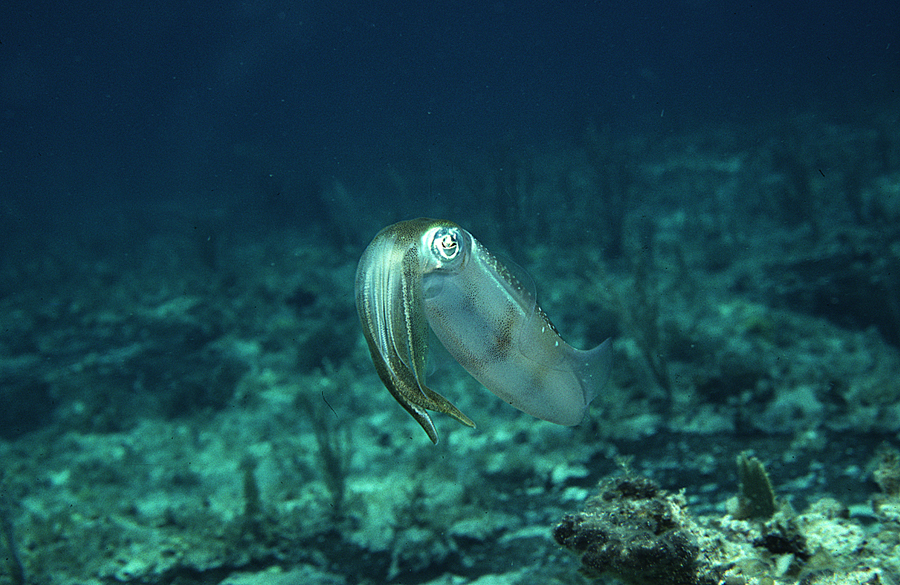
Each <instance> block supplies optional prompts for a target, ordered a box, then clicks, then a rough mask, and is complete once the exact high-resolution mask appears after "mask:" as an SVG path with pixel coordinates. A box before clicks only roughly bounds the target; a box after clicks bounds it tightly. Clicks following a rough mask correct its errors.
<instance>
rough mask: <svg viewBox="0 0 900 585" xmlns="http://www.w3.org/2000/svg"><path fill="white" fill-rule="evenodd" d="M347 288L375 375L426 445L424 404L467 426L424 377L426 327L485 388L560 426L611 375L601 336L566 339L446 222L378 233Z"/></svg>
mask: <svg viewBox="0 0 900 585" xmlns="http://www.w3.org/2000/svg"><path fill="white" fill-rule="evenodd" d="M522 280H524V279H522ZM355 293H356V308H357V312H358V313H359V319H360V322H361V323H362V329H363V334H364V336H365V339H366V342H367V344H368V347H369V352H370V353H371V356H372V361H373V363H374V364H375V370H376V372H377V373H378V376H379V378H381V381H382V382H383V383H384V385H385V387H387V389H388V391H390V393H391V394H392V395H393V397H394V398H395V399H396V400H397V402H399V403H400V405H401V406H403V408H404V409H406V411H407V412H408V413H409V414H410V415H412V417H413V418H414V419H415V420H416V422H418V423H419V425H421V426H422V428H423V429H424V430H425V432H426V434H427V435H428V437H429V438H430V439H431V441H432V442H433V443H437V441H438V434H437V430H436V429H435V426H434V423H433V422H432V420H431V417H430V416H429V414H428V411H429V410H430V411H435V412H441V413H443V414H446V415H449V416H451V417H453V418H455V419H456V420H457V421H459V422H460V423H462V424H464V425H467V426H470V427H475V423H474V422H472V420H471V419H470V418H469V417H467V416H466V415H465V414H463V413H462V412H460V410H459V409H458V408H456V406H454V405H453V404H452V403H451V402H450V401H449V400H447V399H446V398H444V397H443V396H441V395H440V394H439V393H437V392H435V391H434V390H432V389H431V388H429V387H428V385H427V384H426V380H425V378H426V358H427V354H428V341H429V335H428V328H429V327H430V328H431V330H432V331H433V333H434V337H436V338H437V340H438V341H439V342H440V343H441V344H442V345H443V346H444V347H445V348H446V349H447V351H448V352H449V354H450V355H451V356H452V357H453V358H454V359H455V360H456V361H457V362H459V364H460V365H461V366H462V367H463V368H465V370H466V371H468V372H469V374H471V375H472V377H474V378H475V379H476V380H478V381H479V382H480V383H481V384H482V385H483V386H484V387H485V388H487V389H488V390H490V391H491V392H493V393H494V394H495V395H497V396H499V397H500V398H501V399H503V400H504V401H506V402H507V403H509V404H510V405H512V406H513V407H515V408H517V409H519V410H521V411H523V412H525V413H528V414H530V415H532V416H534V417H537V418H539V419H542V420H546V421H549V422H552V423H556V424H559V425H566V426H573V425H577V424H578V423H579V422H581V420H582V419H583V418H584V416H585V413H586V411H587V408H588V405H589V404H590V402H591V400H593V398H594V397H595V396H596V395H597V394H598V393H599V392H600V391H601V390H602V389H603V387H604V385H605V384H606V381H607V379H608V378H609V372H610V366H611V349H610V340H609V339H607V340H606V341H604V342H603V343H601V344H600V345H598V346H597V347H595V348H593V349H590V350H578V349H575V348H573V347H572V346H570V345H569V344H567V343H566V342H565V341H563V340H562V338H561V337H560V335H559V332H558V331H557V330H556V328H555V327H554V326H553V324H552V323H551V322H550V319H549V318H548V317H547V315H546V314H544V312H543V311H542V310H541V308H540V307H539V306H538V305H537V303H536V302H535V297H534V295H533V294H532V292H531V291H530V290H528V288H526V287H525V286H523V285H522V284H521V281H520V279H519V278H516V277H515V276H514V275H513V273H512V272H510V270H509V269H507V267H506V266H504V265H503V264H502V263H501V262H499V261H498V260H497V259H496V258H495V257H494V256H493V255H492V254H491V253H490V252H489V251H488V250H487V249H486V248H485V247H484V246H483V245H482V244H481V243H480V242H479V241H478V240H476V239H475V238H474V237H472V234H470V233H469V232H468V231H466V230H464V229H463V228H461V227H460V226H458V225H457V224H455V223H453V222H451V221H446V220H436V219H428V218H419V219H414V220H409V221H402V222H400V223H396V224H393V225H391V226H388V227H386V228H384V229H383V230H381V231H380V232H379V233H378V234H377V235H376V236H375V238H374V239H373V240H372V242H371V243H370V244H369V246H368V247H367V248H366V250H365V252H363V255H362V258H361V259H360V261H359V266H358V268H357V271H356V282H355Z"/></svg>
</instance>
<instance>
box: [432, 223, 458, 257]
mask: <svg viewBox="0 0 900 585" xmlns="http://www.w3.org/2000/svg"><path fill="white" fill-rule="evenodd" d="M431 251H432V252H433V253H434V254H435V255H437V257H438V258H440V259H441V260H443V261H450V260H453V259H454V258H456V257H457V256H458V255H459V252H460V246H459V234H457V233H456V230H453V229H447V228H445V229H442V230H439V231H438V232H437V233H436V234H434V239H433V240H432V241H431Z"/></svg>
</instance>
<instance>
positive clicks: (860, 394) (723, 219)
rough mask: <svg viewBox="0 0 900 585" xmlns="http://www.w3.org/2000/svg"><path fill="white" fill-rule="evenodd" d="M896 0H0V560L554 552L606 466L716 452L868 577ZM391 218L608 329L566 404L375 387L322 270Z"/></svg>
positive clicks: (893, 361)
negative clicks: (839, 509) (565, 410)
mask: <svg viewBox="0 0 900 585" xmlns="http://www.w3.org/2000/svg"><path fill="white" fill-rule="evenodd" d="M895 4H896V3H895V2H888V1H876V0H867V1H863V2H862V3H859V2H857V3H854V4H852V5H851V4H849V3H846V2H836V1H831V0H826V1H825V2H822V1H817V2H813V1H812V0H801V1H799V2H789V3H788V2H753V3H728V2H725V3H723V2H711V1H708V0H675V1H674V2H667V3H663V2H648V1H646V0H637V1H628V2H626V1H620V0H615V1H611V2H603V1H600V2H569V3H561V4H560V3H557V4H553V3H539V2H512V1H510V0H499V1H493V0H488V1H487V2H470V1H463V2H450V1H447V0H437V1H433V2H383V1H382V2H375V1H371V0H368V1H363V2H350V3H335V2H324V1H320V0H313V1H311V2H302V3H301V2H284V1H281V0H259V1H255V2H254V1H248V2H240V1H234V0H227V1H226V2H177V1H174V0H161V1H156V2H152V3H135V2H123V1H114V2H99V1H96V0H87V1H84V2H69V3H62V2H60V3H52V2H22V1H18V0H12V1H7V2H5V3H4V4H3V6H2V7H0V529H2V530H0V532H2V534H0V585H6V584H7V583H11V584H12V585H20V584H21V585H24V582H29V583H31V582H34V583H38V582H40V583H44V582H46V583H54V584H56V583H59V584H62V583H84V582H88V581H89V580H91V579H98V580H100V581H105V582H110V581H111V580H117V581H119V582H128V583H138V582H140V583H157V582H158V583H164V582H176V581H177V582H179V583H220V582H222V583H225V582H231V581H224V580H225V579H226V578H227V577H229V575H232V574H237V573H246V574H248V575H250V576H245V577H240V579H245V581H238V582H247V583H252V582H254V580H255V581H256V582H261V583H267V582H273V583H275V582H282V581H283V582H284V583H293V582H304V583H305V582H309V583H313V582H317V583H318V582H321V583H370V582H371V583H381V582H384V583H432V582H433V583H450V582H453V583H462V582H469V581H470V580H475V579H478V578H480V577H486V576H489V575H497V577H496V578H497V579H499V580H500V581H498V582H505V583H506V582H508V583H518V584H520V585H523V584H525V583H551V582H571V583H578V582H580V581H578V579H579V577H577V576H576V569H577V565H578V563H577V559H575V558H574V557H570V556H568V555H567V554H566V553H564V552H562V551H561V550H560V549H559V547H557V546H556V545H555V544H554V543H553V542H552V541H551V540H550V537H549V535H550V528H551V527H552V525H553V524H554V523H556V522H557V521H559V519H560V518H561V517H562V515H563V514H564V513H571V512H573V511H575V510H578V509H580V507H581V505H582V503H583V501H584V499H585V498H586V497H587V496H589V495H590V494H591V493H592V490H593V489H595V487H596V486H597V483H598V481H600V479H601V478H603V477H606V476H608V475H610V474H613V473H615V472H616V471H617V470H620V471H621V469H623V468H624V467H623V465H621V463H622V462H623V461H626V460H628V461H630V464H629V465H628V468H629V469H630V470H631V471H632V472H634V473H639V474H643V475H646V476H649V477H651V478H653V479H654V480H655V481H657V482H659V483H660V485H661V486H662V488H663V489H666V490H670V491H671V492H677V491H678V490H680V489H682V488H683V489H685V490H686V492H685V493H686V501H687V505H688V507H689V508H690V510H691V511H692V512H693V513H694V514H697V515H703V514H706V515H711V516H715V515H724V514H726V513H727V512H728V510H729V508H728V505H727V501H728V499H729V498H731V497H733V496H735V494H736V493H737V489H738V488H737V479H736V471H735V465H734V461H735V457H736V456H737V454H738V453H741V452H743V451H748V450H749V451H752V452H753V453H755V454H756V456H758V457H759V458H760V460H761V461H763V462H764V463H765V464H766V466H767V469H768V470H769V472H770V473H771V479H772V483H773V485H774V488H775V492H776V494H777V495H778V497H779V498H781V501H782V502H791V503H792V505H793V506H794V507H795V508H796V509H797V511H798V512H800V511H803V510H806V509H807V506H808V505H810V504H812V503H814V502H816V501H818V500H820V499H821V498H823V497H830V498H835V499H836V500H839V501H840V502H841V504H842V505H845V506H848V507H849V508H848V510H847V512H846V513H840V514H838V513H835V514H833V515H832V517H830V518H829V519H828V521H829V522H835V525H834V526H832V527H831V529H833V530H835V531H839V530H843V531H844V532H841V533H842V534H846V533H854V534H856V533H857V532H859V533H862V531H863V530H866V531H867V532H866V534H867V538H868V539H869V540H868V541H867V543H868V544H865V543H863V544H859V547H860V548H858V549H855V550H858V551H861V552H857V553H854V554H856V557H853V555H850V554H845V552H846V551H843V552H842V551H841V550H837V549H828V550H827V551H826V553H827V555H830V556H829V558H831V559H835V560H834V563H835V564H834V565H833V566H832V567H831V569H833V570H835V571H838V572H840V571H844V572H845V573H846V572H849V571H853V570H857V569H859V567H860V566H862V565H864V564H868V565H869V566H875V567H881V566H883V567H884V568H885V570H886V571H889V572H893V573H886V574H885V575H886V576H885V579H884V580H885V582H891V579H890V578H889V577H890V574H893V575H896V574H897V572H898V571H900V568H898V567H897V564H896V560H893V561H892V560H891V558H889V556H879V554H880V553H879V550H882V549H879V548H878V547H877V546H876V544H877V543H880V542H882V541H880V540H879V538H881V537H882V536H883V535H884V534H888V533H890V526H896V525H895V524H891V523H892V522H896V517H895V516H891V514H892V512H891V510H893V509H894V508H892V507H891V506H896V499H897V498H900V494H897V493H895V492H896V490H895V489H894V487H892V486H895V484H894V483H892V482H893V480H892V478H893V477H894V476H893V475H891V473H895V472H896V469H895V468H894V467H891V464H890V462H891V461H893V459H892V457H893V455H892V453H895V451H892V449H897V448H898V446H900V435H898V433H900V423H898V420H900V387H898V385H897V380H898V379H900V300H898V299H900V245H898V242H900V228H898V226H900V92H898V88H900V42H898V41H900V10H898V9H897V7H896V6H895ZM421 216H427V217H440V218H446V219H449V220H453V221H456V222H458V223H459V224H460V225H461V226H463V227H464V228H465V229H467V230H469V231H470V232H471V233H472V234H473V235H474V236H475V237H476V238H477V239H478V240H479V241H480V242H482V243H483V244H484V245H485V246H486V247H487V248H488V249H490V250H491V251H492V252H494V253H496V254H497V255H498V256H500V257H503V258H510V259H511V260H512V261H513V262H515V263H517V264H520V265H521V266H522V267H523V269H524V271H525V272H527V273H528V274H529V276H527V277H522V280H523V281H528V282H531V281H534V289H536V294H537V300H538V302H539V303H540V305H541V307H542V308H543V310H544V311H545V312H546V313H547V315H549V317H550V318H551V319H552V320H553V323H554V324H555V325H556V327H557V328H558V329H559V330H560V332H561V334H562V337H563V338H564V339H565V340H566V341H568V342H570V343H571V344H572V345H574V346H576V347H579V348H589V347H593V346H595V345H597V344H598V343H600V342H602V341H603V340H604V339H606V338H607V337H611V338H612V348H613V350H612V351H613V356H614V358H613V372H612V375H611V380H610V383H609V385H608V387H607V390H605V391H604V392H603V393H601V395H600V396H598V397H597V398H596V399H595V401H594V403H593V405H592V407H591V409H590V411H589V416H588V418H587V419H586V421H585V422H583V423H582V424H581V425H580V426H577V427H574V428H571V429H570V428H566V427H557V426H554V425H550V424H549V423H545V422H539V421H537V420H536V419H532V418H530V417H528V415H525V414H522V413H519V412H518V411H516V410H514V409H513V408H512V407H510V406H508V405H506V404H504V403H503V402H502V401H499V400H498V399H495V398H494V397H493V396H492V395H490V394H488V393H487V391H485V390H484V389H483V388H481V387H480V386H479V385H478V384H477V383H476V382H475V381H474V380H472V379H471V378H469V377H468V376H467V375H466V374H465V372H463V371H462V370H460V369H458V368H454V367H453V364H452V360H449V359H447V358H443V360H440V359H439V360H435V361H437V362H439V363H437V364H430V365H429V384H430V385H432V386H433V387H434V389H435V390H436V391H439V392H440V393H442V394H443V395H445V396H446V397H447V398H448V399H449V400H450V401H451V402H453V403H454V404H456V405H457V406H458V407H459V408H460V410H461V411H462V412H464V413H465V414H466V415H467V416H468V417H470V418H471V419H472V420H473V421H475V423H476V425H477V427H476V428H475V429H474V430H473V429H470V428H468V427H463V426H462V425H459V424H457V423H456V422H455V421H453V420H451V419H449V418H448V417H446V416H444V415H441V414H440V413H433V418H434V420H435V425H436V427H437V430H438V435H439V436H440V437H441V442H440V443H439V444H438V445H437V446H432V445H431V442H430V441H428V438H427V437H426V436H425V435H424V434H423V433H422V432H421V429H420V428H419V427H418V426H417V425H416V424H415V421H413V419H412V418H411V417H409V416H408V415H407V413H406V412H405V411H404V410H403V409H402V408H401V407H400V406H399V405H398V404H397V403H396V402H395V400H394V399H393V398H392V397H391V396H390V395H389V393H388V392H387V390H385V389H384V388H383V387H382V384H381V382H380V381H379V379H378V378H377V376H376V374H375V370H374V367H373V364H372V363H371V360H370V359H369V355H368V350H367V348H366V347H365V345H364V342H363V339H362V335H361V330H360V327H359V322H358V319H357V315H356V309H355V306H354V295H353V278H354V276H353V275H354V271H355V268H356V262H357V261H358V259H359V256H360V254H361V253H362V251H363V249H364V248H365V246H366V245H367V244H368V243H369V242H370V241H371V240H372V238H373V237H374V236H375V234H376V233H377V232H378V231H379V230H380V229H382V228H383V227H385V226H387V225H389V224H392V223H394V222H397V221H400V220H404V219H411V218H416V217H421ZM446 361H449V362H451V363H449V364H446V363H442V362H446ZM873 470H881V471H877V472H876V471H873ZM892 470H893V471H892ZM896 473H898V475H900V472H896ZM898 483H900V480H898ZM892 490H893V491H892ZM873 502H874V504H873ZM819 510H820V509H819ZM787 513H788V512H785V514H787ZM810 514H819V512H810ZM711 516H710V517H711ZM840 522H847V523H851V524H852V528H846V526H844V525H841V526H838V524H839V523H840ZM795 524H796V523H795ZM799 524H803V523H802V522H801V523H799ZM799 524H798V525H799ZM803 525H804V526H807V527H808V526H810V525H811V524H810V522H807V523H806V524H803ZM720 526H721V524H720ZM885 527H887V528H885ZM544 528H546V530H544ZM882 529H883V530H882ZM894 530H895V528H894ZM854 531H857V532H854ZM814 532H815V531H813V530H811V529H810V531H809V533H808V534H804V537H808V538H809V539H810V540H809V543H810V544H809V549H810V550H802V551H797V550H795V551H793V552H792V553H791V554H795V555H796V558H797V559H804V558H806V560H808V558H807V557H808V556H809V555H807V553H810V554H812V553H813V552H814V546H815V545H814V544H813V543H814V542H816V541H814V534H813V533H814ZM826 532H827V531H826V530H825V529H822V530H819V532H817V533H816V534H824V533H826ZM889 541H890V539H889V538H888V537H887V536H884V541H883V542H889ZM745 544H746V543H745ZM832 544H833V543H832ZM748 546H749V547H750V548H751V549H753V548H754V547H755V550H759V549H760V547H759V546H758V545H752V543H751V544H750V545H748ZM848 546H849V545H848ZM886 546H887V545H885V547H886ZM883 550H888V549H887V548H884V549H883ZM173 551H175V552H173ZM769 553H772V555H778V554H785V553H784V551H780V552H778V551H774V550H768V549H766V550H764V551H762V552H760V554H761V555H762V556H763V557H765V558H764V559H763V560H762V561H759V562H760V563H762V564H761V565H759V566H763V565H765V566H766V567H768V568H767V569H766V570H767V571H770V573H766V575H768V576H771V577H773V578H777V579H784V580H785V582H789V581H790V580H791V579H793V580H795V581H796V580H797V579H800V578H802V577H803V576H806V575H807V573H805V572H804V571H807V570H809V571H812V570H813V569H811V568H809V567H807V566H805V565H803V563H804V562H805V560H801V561H797V563H795V565H793V568H791V569H790V570H787V571H786V572H785V571H782V573H781V574H778V575H776V574H775V573H774V571H776V570H778V567H777V566H776V565H777V563H775V561H772V560H771V558H770V557H771V555H769ZM766 555H769V556H766ZM827 555H826V556H827ZM842 555H843V556H842ZM2 559H7V560H6V561H3V560H2ZM84 559H90V560H84ZM766 563H771V565H767V564H766ZM785 563H786V561H782V562H781V568H782V569H783V568H784V566H785ZM853 563H856V564H853ZM749 564H752V563H749ZM754 566H756V565H754ZM273 567H274V568H277V569H278V570H279V571H281V572H282V573H284V574H285V575H288V576H286V577H284V579H283V580H282V581H267V579H270V578H271V579H274V578H275V577H273V576H272V575H273V574H274V573H266V572H265V571H266V570H274V569H273ZM831 569H828V570H831ZM267 575H268V576H267ZM731 577H733V578H735V579H737V577H735V576H734V575H731ZM741 578H742V577H741ZM860 578H862V577H860ZM234 579H238V577H234ZM453 579H456V580H453ZM23 580H24V582H23ZM735 582H737V581H735Z"/></svg>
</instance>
